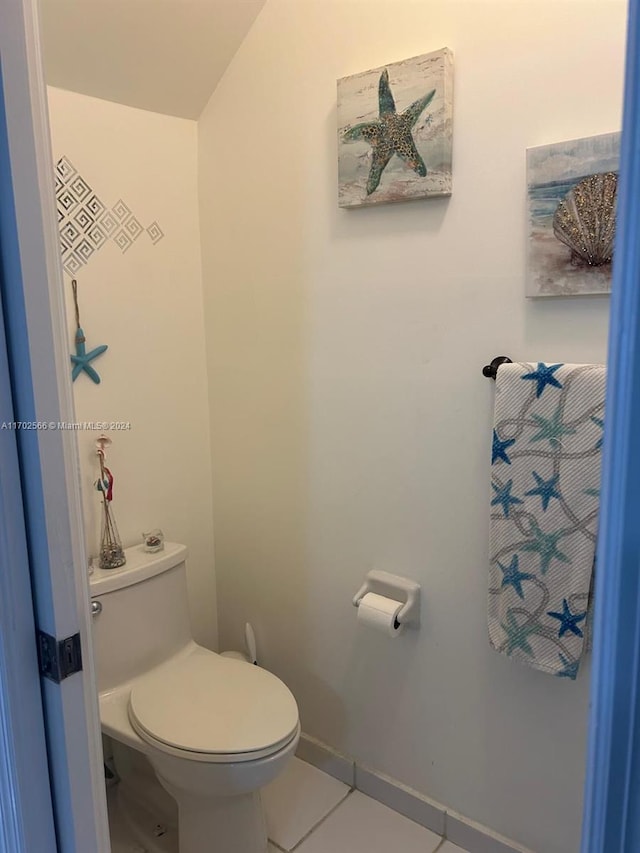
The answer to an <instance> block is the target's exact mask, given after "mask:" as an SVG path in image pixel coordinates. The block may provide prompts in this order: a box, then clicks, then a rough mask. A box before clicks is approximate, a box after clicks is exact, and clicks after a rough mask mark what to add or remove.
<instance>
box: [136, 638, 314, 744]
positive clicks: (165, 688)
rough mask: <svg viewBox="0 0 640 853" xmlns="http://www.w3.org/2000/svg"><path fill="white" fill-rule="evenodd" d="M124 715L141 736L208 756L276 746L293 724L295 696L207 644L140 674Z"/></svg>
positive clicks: (279, 683) (286, 737) (287, 736)
mask: <svg viewBox="0 0 640 853" xmlns="http://www.w3.org/2000/svg"><path fill="white" fill-rule="evenodd" d="M129 714H130V718H131V722H132V723H133V725H134V727H135V728H136V729H137V730H138V732H139V734H140V735H141V736H143V737H144V736H145V735H146V738H145V739H148V738H150V739H152V740H153V741H159V742H160V743H161V744H166V745H168V746H169V747H173V748H175V749H181V750H187V751H192V752H198V753H207V754H209V755H211V756H212V757H213V756H214V755H226V756H228V755H230V754H234V753H237V754H239V753H257V752H261V753H264V752H265V751H266V750H268V751H269V752H272V751H276V750H277V749H278V748H279V747H280V746H281V745H283V744H285V743H287V742H288V741H289V740H290V739H291V738H292V737H293V735H294V734H295V732H296V730H297V726H298V706H297V705H296V700H295V699H294V698H293V695H292V693H291V691H290V690H289V689H288V688H287V687H286V686H285V685H284V684H283V683H282V681H280V679H279V678H276V676H275V675H273V674H272V673H270V672H267V671H266V670H264V669H260V668H259V667H257V666H252V665H251V664H248V663H243V662H242V661H237V660H233V659H230V658H223V657H220V655H217V654H215V653H214V652H210V651H208V650H206V649H198V650H197V651H196V652H194V653H193V654H191V655H189V656H188V657H187V658H182V659H181V660H179V661H176V662H175V663H169V664H167V665H166V666H163V667H159V668H158V669H157V670H156V671H155V672H154V673H151V674H149V675H147V676H145V677H143V678H141V679H140V681H139V682H138V683H137V684H135V686H134V687H133V689H132V691H131V697H130V700H129Z"/></svg>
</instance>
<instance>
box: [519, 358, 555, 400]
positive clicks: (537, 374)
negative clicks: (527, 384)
mask: <svg viewBox="0 0 640 853" xmlns="http://www.w3.org/2000/svg"><path fill="white" fill-rule="evenodd" d="M559 367H562V364H544V363H543V362H541V361H539V362H538V368H537V370H534V371H533V372H532V373H525V374H524V375H523V376H521V377H520V378H521V379H530V380H532V381H535V382H537V383H538V387H537V388H536V397H540V395H541V394H542V392H543V391H544V389H545V388H546V387H547V385H553V386H554V387H555V388H562V384H561V383H560V382H558V380H557V379H556V377H555V376H554V375H553V374H554V373H555V371H556V370H557V369H558V368H559Z"/></svg>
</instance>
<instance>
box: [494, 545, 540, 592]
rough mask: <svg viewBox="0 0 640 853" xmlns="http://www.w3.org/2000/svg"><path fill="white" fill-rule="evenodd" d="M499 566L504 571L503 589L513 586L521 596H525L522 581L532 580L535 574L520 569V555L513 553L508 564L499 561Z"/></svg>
mask: <svg viewBox="0 0 640 853" xmlns="http://www.w3.org/2000/svg"><path fill="white" fill-rule="evenodd" d="M498 566H499V567H500V571H501V572H502V585H501V586H502V589H504V587H505V586H512V587H513V588H514V589H515V591H516V592H517V593H518V595H519V596H520V598H524V593H523V591H522V581H528V580H531V579H532V578H533V575H528V574H526V573H525V572H521V571H520V569H519V568H518V555H517V554H514V555H513V557H512V558H511V562H510V563H509V565H508V566H503V565H502V563H501V562H500V561H498Z"/></svg>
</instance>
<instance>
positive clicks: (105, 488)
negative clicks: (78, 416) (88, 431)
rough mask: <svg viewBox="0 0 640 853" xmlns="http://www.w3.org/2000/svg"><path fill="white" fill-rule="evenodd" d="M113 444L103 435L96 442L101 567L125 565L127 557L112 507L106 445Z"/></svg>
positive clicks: (114, 567) (111, 478)
mask: <svg viewBox="0 0 640 853" xmlns="http://www.w3.org/2000/svg"><path fill="white" fill-rule="evenodd" d="M108 444H111V439H110V438H107V437H106V436H104V435H102V436H100V438H99V439H98V441H97V442H96V445H97V447H98V450H97V454H98V461H99V463H100V479H99V480H98V481H97V482H96V488H97V489H98V491H99V492H100V494H101V495H102V532H101V535H100V555H99V558H98V565H99V566H100V568H101V569H117V568H119V567H120V566H124V564H125V563H126V562H127V558H126V557H125V554H124V548H123V547H122V542H121V541H120V535H119V533H118V527H117V525H116V520H115V517H114V514H113V510H112V508H111V501H112V500H113V474H112V473H111V471H110V470H109V469H108V468H107V466H106V465H105V464H104V463H105V453H104V449H105V447H106V446H107V445H108Z"/></svg>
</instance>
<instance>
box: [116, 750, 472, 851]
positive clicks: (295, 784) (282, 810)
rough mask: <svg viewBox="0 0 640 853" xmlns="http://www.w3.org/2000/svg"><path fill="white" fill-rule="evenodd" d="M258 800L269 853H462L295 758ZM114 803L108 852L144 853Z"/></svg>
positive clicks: (434, 835)
mask: <svg viewBox="0 0 640 853" xmlns="http://www.w3.org/2000/svg"><path fill="white" fill-rule="evenodd" d="M263 801H264V806H265V811H266V815H267V827H268V829H269V838H270V839H271V840H270V842H269V853H281V851H285V852H286V853H290V851H294V850H295V851H296V853H387V851H388V850H401V851H402V853H436V851H437V853H466V851H464V850H462V849H461V848H460V847H456V846H455V845H454V844H452V843H451V842H450V841H443V839H442V838H440V836H439V835H436V834H435V833H434V832H431V831H430V830H428V829H425V828H424V827H423V826H419V825H418V824H417V823H414V822H413V821H411V820H409V819H408V818H406V817H403V816H402V815H399V814H398V813H397V812H394V811H392V810H391V809H389V808H387V807H386V806H383V805H382V804H381V803H378V802H377V801H376V800H372V799H371V797H366V796H365V795H364V794H361V793H360V791H352V790H350V789H349V788H348V787H347V786H346V785H344V784H343V783H342V782H339V781H338V780H337V779H334V778H333V777H332V776H328V775H327V774H326V773H323V772H322V771H320V770H318V769H317V768H315V767H312V766H311V765H310V764H306V763H305V762H303V761H300V759H298V758H294V759H293V761H292V762H291V763H290V765H289V766H288V768H287V769H286V770H285V772H284V773H283V774H282V776H280V777H279V778H278V779H276V780H275V782H272V783H271V785H269V786H268V787H267V788H266V789H265V791H264V794H263ZM113 802H114V801H113V798H110V813H109V817H110V824H111V831H112V845H111V846H112V853H146V851H145V850H144V848H143V847H141V846H140V845H139V844H136V842H132V841H130V840H129V839H127V838H126V835H125V833H124V830H123V825H122V822H121V820H120V819H119V817H118V815H117V810H116V809H114V808H112V804H113Z"/></svg>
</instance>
